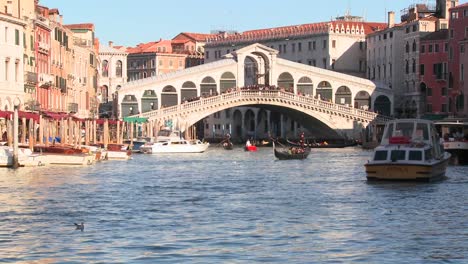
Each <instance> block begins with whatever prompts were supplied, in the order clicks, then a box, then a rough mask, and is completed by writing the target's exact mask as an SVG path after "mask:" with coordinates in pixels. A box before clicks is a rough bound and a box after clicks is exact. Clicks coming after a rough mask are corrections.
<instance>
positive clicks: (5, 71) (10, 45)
mask: <svg viewBox="0 0 468 264" xmlns="http://www.w3.org/2000/svg"><path fill="white" fill-rule="evenodd" d="M6 11H9V9H7V10H6ZM25 28H26V23H25V22H24V21H23V20H21V19H19V18H16V17H14V16H12V14H10V13H2V12H0V29H1V30H0V107H1V108H0V110H2V111H12V110H13V102H14V100H15V98H18V99H19V100H20V103H21V104H24V101H25V93H24V75H23V72H24V70H23V54H24V53H23V45H24V41H25V39H24V32H25Z"/></svg>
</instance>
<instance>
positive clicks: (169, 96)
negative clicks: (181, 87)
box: [161, 85, 177, 108]
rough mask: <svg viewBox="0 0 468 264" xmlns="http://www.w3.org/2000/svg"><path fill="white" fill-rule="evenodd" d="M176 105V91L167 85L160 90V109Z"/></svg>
mask: <svg viewBox="0 0 468 264" xmlns="http://www.w3.org/2000/svg"><path fill="white" fill-rule="evenodd" d="M173 105H177V91H176V89H175V88H174V86H171V85H168V86H166V87H164V88H163V89H162V93H161V108H164V107H169V106H173Z"/></svg>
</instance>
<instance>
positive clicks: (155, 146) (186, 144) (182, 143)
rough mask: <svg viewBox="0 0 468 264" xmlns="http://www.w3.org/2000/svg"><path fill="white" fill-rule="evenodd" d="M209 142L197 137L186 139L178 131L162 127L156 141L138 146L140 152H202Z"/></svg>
mask: <svg viewBox="0 0 468 264" xmlns="http://www.w3.org/2000/svg"><path fill="white" fill-rule="evenodd" d="M209 145H210V144H209V143H203V142H201V141H200V140H198V139H195V140H186V139H183V138H182V137H181V136H180V133H179V131H172V130H169V129H163V130H161V131H159V133H158V136H157V138H156V142H148V143H146V144H144V145H143V146H141V147H140V152H142V153H146V154H153V153H202V152H205V151H206V150H207V149H208V146H209Z"/></svg>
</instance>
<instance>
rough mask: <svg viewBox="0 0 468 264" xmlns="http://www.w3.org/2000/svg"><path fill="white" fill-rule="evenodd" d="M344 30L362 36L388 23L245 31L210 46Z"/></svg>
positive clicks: (213, 41)
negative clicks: (362, 31)
mask: <svg viewBox="0 0 468 264" xmlns="http://www.w3.org/2000/svg"><path fill="white" fill-rule="evenodd" d="M331 28H333V29H337V28H338V29H339V30H341V28H344V29H345V30H347V29H349V30H350V31H352V29H353V28H354V29H355V30H357V31H358V33H357V34H361V33H360V32H361V29H363V30H364V34H366V35H367V34H370V33H373V32H375V31H379V30H383V29H385V28H387V23H376V22H353V21H339V20H337V21H330V22H319V23H310V24H302V25H293V26H284V27H276V28H266V29H256V30H249V31H244V32H242V33H236V34H230V35H227V36H226V37H224V36H222V35H221V34H219V35H216V36H217V37H215V38H213V39H211V41H210V43H209V45H210V44H211V45H213V44H218V43H223V42H233V41H234V42H235V41H253V40H260V39H273V38H280V37H281V38H282V37H293V36H300V35H309V34H316V33H325V32H329V31H330V29H331Z"/></svg>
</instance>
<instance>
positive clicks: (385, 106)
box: [374, 95, 392, 116]
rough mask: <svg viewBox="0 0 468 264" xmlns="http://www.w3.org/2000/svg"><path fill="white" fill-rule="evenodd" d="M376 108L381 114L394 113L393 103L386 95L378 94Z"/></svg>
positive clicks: (388, 114)
mask: <svg viewBox="0 0 468 264" xmlns="http://www.w3.org/2000/svg"><path fill="white" fill-rule="evenodd" d="M374 110H375V112H377V113H379V114H382V115H386V116H390V115H391V113H392V103H391V102H390V99H389V98H388V97H387V96H385V95H379V96H377V98H375V102H374Z"/></svg>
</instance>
